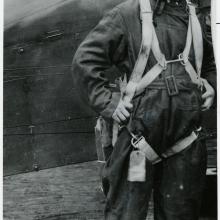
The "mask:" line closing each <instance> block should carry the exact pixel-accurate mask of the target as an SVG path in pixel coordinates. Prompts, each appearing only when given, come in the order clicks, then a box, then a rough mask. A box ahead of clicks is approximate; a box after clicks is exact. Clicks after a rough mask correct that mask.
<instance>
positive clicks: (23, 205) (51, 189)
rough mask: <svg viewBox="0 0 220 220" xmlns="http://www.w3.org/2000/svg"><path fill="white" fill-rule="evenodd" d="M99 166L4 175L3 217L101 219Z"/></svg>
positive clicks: (89, 164)
mask: <svg viewBox="0 0 220 220" xmlns="http://www.w3.org/2000/svg"><path fill="white" fill-rule="evenodd" d="M99 169H100V168H99V165H98V163H97V162H86V163H81V164H75V165H69V166H63V167H58V168H52V169H47V170H41V171H39V172H31V173H25V174H18V175H13V176H8V177H5V178H4V220H14V219H16V220H67V219H68V220H71V219H73V220H102V219H103V208H104V201H105V199H104V196H103V194H102V192H101V190H100V179H99V175H98V174H99ZM147 220H153V216H152V205H151V206H150V213H149V216H148V218H147ZM201 220H214V219H210V218H206V219H205V218H204V219H201Z"/></svg>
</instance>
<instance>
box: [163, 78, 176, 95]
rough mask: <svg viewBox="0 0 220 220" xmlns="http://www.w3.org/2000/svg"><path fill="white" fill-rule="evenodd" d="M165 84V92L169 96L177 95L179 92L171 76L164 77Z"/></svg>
mask: <svg viewBox="0 0 220 220" xmlns="http://www.w3.org/2000/svg"><path fill="white" fill-rule="evenodd" d="M165 82H166V86H167V91H168V94H169V96H174V95H178V94H179V90H178V87H177V84H176V79H175V77H174V76H173V75H171V76H166V77H165Z"/></svg>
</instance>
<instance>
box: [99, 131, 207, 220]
mask: <svg viewBox="0 0 220 220" xmlns="http://www.w3.org/2000/svg"><path fill="white" fill-rule="evenodd" d="M131 151H132V146H131V145H130V134H129V133H128V131H127V130H126V129H123V130H122V131H121V133H120V135H119V138H118V141H117V143H116V146H115V148H114V150H113V153H112V154H111V156H110V158H109V160H108V161H107V163H106V165H105V169H104V170H103V186H104V189H105V194H106V207H105V220H145V219H146V216H147V211H148V204H149V200H150V198H151V193H152V190H153V198H154V219H155V220H198V218H199V209H200V203H201V196H202V191H203V189H204V185H205V177H206V154H207V153H206V146H205V143H204V139H201V138H200V139H198V140H196V141H195V142H193V143H192V144H191V145H190V146H189V147H187V148H186V149H185V150H184V151H182V152H181V153H179V154H176V155H174V156H172V157H169V158H168V159H165V160H163V161H162V162H160V163H159V164H157V165H152V164H151V163H149V162H147V163H146V181H145V182H129V181H127V172H128V161H129V155H130V152H131Z"/></svg>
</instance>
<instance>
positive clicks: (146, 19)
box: [130, 0, 153, 82]
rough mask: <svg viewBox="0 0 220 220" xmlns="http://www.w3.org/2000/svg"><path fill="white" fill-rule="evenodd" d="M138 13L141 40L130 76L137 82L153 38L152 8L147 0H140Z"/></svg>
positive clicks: (144, 65) (131, 79) (145, 62)
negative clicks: (140, 21)
mask: <svg viewBox="0 0 220 220" xmlns="http://www.w3.org/2000/svg"><path fill="white" fill-rule="evenodd" d="M140 13H141V18H142V42H141V48H140V51H139V55H138V59H137V61H136V63H135V66H134V69H133V72H132V74H131V77H130V81H133V82H139V81H140V79H141V77H142V74H143V72H144V69H145V67H146V64H147V61H148V58H149V54H150V49H151V43H152V39H153V24H152V10H151V5H150V2H149V1H148V0H147V1H146V0H140Z"/></svg>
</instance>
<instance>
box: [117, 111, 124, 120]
mask: <svg viewBox="0 0 220 220" xmlns="http://www.w3.org/2000/svg"><path fill="white" fill-rule="evenodd" d="M117 116H118V118H119V119H120V120H121V121H125V120H126V117H125V116H124V115H123V114H122V112H120V111H118V112H117Z"/></svg>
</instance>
